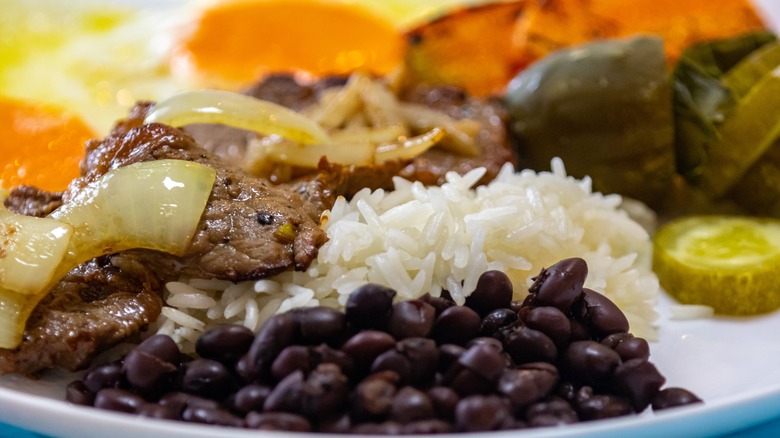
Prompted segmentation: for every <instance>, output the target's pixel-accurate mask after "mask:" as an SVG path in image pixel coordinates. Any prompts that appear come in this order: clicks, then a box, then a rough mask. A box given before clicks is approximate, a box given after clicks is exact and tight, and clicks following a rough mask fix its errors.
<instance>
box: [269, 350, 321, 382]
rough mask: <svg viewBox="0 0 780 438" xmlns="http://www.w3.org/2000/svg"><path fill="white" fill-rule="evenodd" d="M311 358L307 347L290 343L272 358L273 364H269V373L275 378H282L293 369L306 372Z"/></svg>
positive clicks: (309, 366)
mask: <svg viewBox="0 0 780 438" xmlns="http://www.w3.org/2000/svg"><path fill="white" fill-rule="evenodd" d="M311 360H312V359H311V353H310V351H309V347H307V346H304V345H290V346H289V347H286V348H285V349H284V350H282V351H281V352H280V353H279V355H278V356H276V359H274V361H273V364H271V375H273V376H274V379H276V380H282V379H284V378H285V377H287V376H288V375H289V374H290V373H292V372H293V371H302V372H303V373H304V374H306V373H308V372H309V370H310V369H311Z"/></svg>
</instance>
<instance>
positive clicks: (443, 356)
mask: <svg viewBox="0 0 780 438" xmlns="http://www.w3.org/2000/svg"><path fill="white" fill-rule="evenodd" d="M465 352H466V349H465V348H463V347H461V346H460V345H454V344H444V345H442V346H440V347H439V366H438V367H437V368H438V371H439V372H442V373H444V372H447V370H448V369H450V367H451V366H452V364H454V363H455V362H457V361H458V359H459V358H460V356H461V355H462V354H463V353H465Z"/></svg>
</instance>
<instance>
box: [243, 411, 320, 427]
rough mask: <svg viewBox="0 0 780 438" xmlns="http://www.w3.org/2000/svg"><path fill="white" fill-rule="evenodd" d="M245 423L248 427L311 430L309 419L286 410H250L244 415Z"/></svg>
mask: <svg viewBox="0 0 780 438" xmlns="http://www.w3.org/2000/svg"><path fill="white" fill-rule="evenodd" d="M245 424H246V427H248V428H249V429H258V430H278V431H284V432H311V423H309V420H307V419H306V418H305V417H302V416H300V415H296V414H290V413H286V412H265V413H260V412H250V413H249V414H248V415H247V416H246V420H245Z"/></svg>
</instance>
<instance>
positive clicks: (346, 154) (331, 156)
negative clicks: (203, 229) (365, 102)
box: [255, 128, 444, 169]
mask: <svg viewBox="0 0 780 438" xmlns="http://www.w3.org/2000/svg"><path fill="white" fill-rule="evenodd" d="M443 137H444V130H443V129H441V128H434V129H431V130H430V131H428V132H426V133H425V134H422V135H418V136H416V137H409V138H405V137H404V138H403V140H399V141H396V142H392V143H386V144H382V145H380V146H375V145H374V144H371V143H368V142H366V141H355V142H339V143H325V144H299V143H294V142H291V141H284V140H282V139H277V140H278V141H276V142H271V141H263V142H260V143H257V144H256V145H255V147H260V148H262V152H256V153H255V155H256V156H258V157H261V159H265V160H268V161H273V162H277V163H283V164H288V165H291V166H300V167H308V168H312V169H314V168H316V167H317V164H318V163H319V161H320V158H322V157H326V158H327V159H328V161H330V162H333V163H340V164H347V165H359V166H361V165H362V166H369V165H372V164H378V163H383V162H385V161H390V160H411V159H414V158H415V157H417V156H418V155H420V154H422V153H423V152H425V151H427V150H428V149H430V148H432V147H433V146H434V145H435V144H436V142H438V141H440V140H441V139H442V138H443ZM269 138H270V137H269Z"/></svg>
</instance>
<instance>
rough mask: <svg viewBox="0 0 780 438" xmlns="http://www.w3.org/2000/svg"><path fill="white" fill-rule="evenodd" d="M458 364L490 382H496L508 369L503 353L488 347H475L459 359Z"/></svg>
mask: <svg viewBox="0 0 780 438" xmlns="http://www.w3.org/2000/svg"><path fill="white" fill-rule="evenodd" d="M458 364H459V365H461V366H462V367H464V368H467V369H469V370H471V371H473V372H474V373H476V374H477V375H479V376H480V377H482V378H484V379H485V380H487V381H489V382H495V381H497V380H498V378H499V377H500V376H501V374H502V373H503V372H504V369H506V363H505V362H504V358H503V357H502V356H501V353H500V352H498V351H496V350H495V349H494V348H492V347H490V346H487V345H480V344H478V345H474V346H473V347H471V348H469V349H468V350H466V351H465V352H464V353H463V354H462V355H461V356H460V357H459V358H458Z"/></svg>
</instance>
